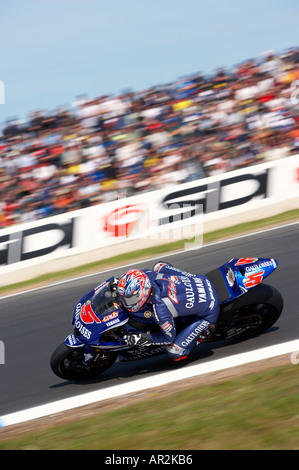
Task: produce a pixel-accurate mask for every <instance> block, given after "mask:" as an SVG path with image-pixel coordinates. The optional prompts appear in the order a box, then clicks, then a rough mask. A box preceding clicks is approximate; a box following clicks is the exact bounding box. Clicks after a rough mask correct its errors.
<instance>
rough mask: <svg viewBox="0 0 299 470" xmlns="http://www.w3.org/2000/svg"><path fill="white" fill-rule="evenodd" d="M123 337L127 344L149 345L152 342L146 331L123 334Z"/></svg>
mask: <svg viewBox="0 0 299 470" xmlns="http://www.w3.org/2000/svg"><path fill="white" fill-rule="evenodd" d="M123 338H124V340H125V341H126V342H127V345H128V346H149V345H150V344H152V341H151V340H150V338H149V337H148V335H147V333H140V334H138V335H135V334H133V333H131V334H129V335H124V337H123Z"/></svg>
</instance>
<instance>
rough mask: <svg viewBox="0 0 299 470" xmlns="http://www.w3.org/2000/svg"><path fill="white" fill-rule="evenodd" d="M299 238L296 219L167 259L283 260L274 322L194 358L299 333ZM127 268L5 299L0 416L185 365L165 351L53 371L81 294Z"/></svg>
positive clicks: (183, 263)
mask: <svg viewBox="0 0 299 470" xmlns="http://www.w3.org/2000/svg"><path fill="white" fill-rule="evenodd" d="M298 240H299V224H298V223H297V224H290V225H289V226H285V227H280V228H278V229H274V230H268V231H265V232H261V233H259V234H253V235H250V236H246V237H241V238H238V239H235V240H231V241H226V242H221V243H216V244H213V245H210V246H206V247H203V248H200V249H198V250H196V251H188V252H183V253H180V254H176V255H173V256H170V257H168V258H167V260H169V261H170V262H171V263H172V264H174V265H175V266H178V267H180V268H182V269H185V270H187V271H191V272H194V273H196V272H197V273H200V274H204V273H206V272H208V271H210V270H211V269H213V268H216V267H218V266H220V265H221V264H223V263H224V262H226V261H227V260H229V259H231V258H239V257H240V258H241V257H251V256H253V257H266V258H275V259H276V260H277V261H278V265H279V266H278V269H277V270H276V271H275V272H274V273H273V274H272V275H271V276H269V277H268V278H267V280H266V281H265V282H266V283H268V284H271V285H273V286H275V287H277V288H278V289H279V290H280V291H281V293H282V295H283V297H284V302H285V304H284V311H283V314H282V316H281V318H280V319H279V321H278V322H277V323H276V325H274V326H273V327H272V328H271V329H270V330H268V331H267V332H266V333H264V334H263V335H261V336H259V337H256V338H252V339H250V340H247V341H244V342H239V343H237V342H226V343H224V342H220V343H210V344H203V345H201V346H200V348H198V349H197V351H196V352H195V353H194V354H193V355H192V357H190V359H189V363H192V364H196V363H200V361H203V360H204V361H205V362H206V361H213V360H215V359H220V358H224V357H226V356H231V355H232V354H238V353H242V352H248V351H251V350H255V349H259V348H263V347H266V346H272V345H275V344H279V343H283V342H286V341H291V340H295V339H298V338H299V315H298V308H297V305H298V295H299V288H298V286H299V268H298V259H299V244H298ZM162 259H163V258H162ZM164 259H165V258H164ZM153 264H154V263H153V262H147V263H144V264H142V265H137V266H136V267H139V268H141V267H152V265H153ZM123 271H124V270H123V269H117V270H113V271H109V272H108V273H103V274H97V275H93V276H88V277H85V278H82V279H78V280H72V281H69V282H66V283H62V284H58V285H53V286H49V287H46V288H42V289H38V290H35V291H32V292H27V293H22V294H19V295H14V296H9V297H3V298H0V340H1V341H3V343H4V345H5V364H0V416H1V415H5V414H8V413H13V412H16V411H21V410H23V409H26V408H30V407H34V406H38V405H41V404H45V403H49V402H52V401H56V400H60V399H63V398H68V397H71V396H74V395H80V394H82V393H86V392H90V391H93V390H99V389H101V388H106V387H110V386H113V385H118V384H121V383H125V382H128V381H131V380H135V379H136V378H142V377H147V376H150V375H154V374H158V373H161V372H165V371H168V370H173V369H174V368H176V367H182V365H180V363H179V364H176V363H173V362H171V361H170V360H169V359H168V357H167V356H166V355H163V356H158V357H155V358H151V359H146V360H141V361H135V362H127V363H118V362H117V363H115V364H114V366H113V367H112V368H111V369H110V370H108V371H106V372H105V373H104V374H103V375H102V376H101V377H99V379H98V380H97V381H93V382H88V383H84V384H77V383H73V382H67V381H64V380H62V379H59V378H58V377H56V376H55V375H54V374H53V373H52V371H51V369H50V366H49V362H50V357H51V354H52V352H53V350H54V349H55V348H56V346H57V345H58V344H59V343H61V342H62V341H63V340H64V338H65V337H66V336H67V335H68V334H69V333H71V332H72V328H71V317H72V311H73V306H74V304H75V303H76V301H77V300H78V299H79V298H80V297H81V296H82V295H83V294H84V293H86V292H88V291H89V290H90V289H92V288H93V287H94V286H96V285H98V284H99V283H100V282H101V281H103V280H104V279H106V278H108V277H110V276H112V275H115V276H119V275H120V274H121V273H122V272H123Z"/></svg>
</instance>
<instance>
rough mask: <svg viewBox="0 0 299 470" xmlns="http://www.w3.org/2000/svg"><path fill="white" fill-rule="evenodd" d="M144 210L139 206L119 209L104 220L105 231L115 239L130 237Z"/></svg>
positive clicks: (133, 205) (134, 205)
mask: <svg viewBox="0 0 299 470" xmlns="http://www.w3.org/2000/svg"><path fill="white" fill-rule="evenodd" d="M143 213H144V208H143V207H142V206H140V205H137V204H130V205H128V206H124V207H118V208H117V209H114V211H112V212H110V213H109V214H107V215H106V216H105V218H104V227H103V228H104V231H105V232H108V233H109V234H110V235H112V236H114V237H128V236H129V235H130V233H131V232H132V230H133V228H134V227H135V225H136V224H137V222H138V221H139V220H140V217H141V214H143Z"/></svg>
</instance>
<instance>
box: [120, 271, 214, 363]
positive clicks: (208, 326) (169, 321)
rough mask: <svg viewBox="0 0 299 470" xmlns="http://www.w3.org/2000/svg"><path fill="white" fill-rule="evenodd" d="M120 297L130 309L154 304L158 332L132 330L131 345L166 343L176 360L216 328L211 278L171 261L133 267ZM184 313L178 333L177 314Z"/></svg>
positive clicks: (128, 338)
mask: <svg viewBox="0 0 299 470" xmlns="http://www.w3.org/2000/svg"><path fill="white" fill-rule="evenodd" d="M117 294H118V298H119V300H120V302H121V304H122V306H123V307H124V309H125V310H126V311H127V312H128V314H129V315H130V313H131V314H134V313H135V312H137V311H139V310H140V309H141V308H145V307H146V306H147V305H148V307H149V308H150V307H152V310H153V313H154V319H155V322H156V323H157V325H159V327H160V329H159V331H158V332H148V333H141V334H138V335H136V334H130V335H127V336H126V338H125V339H126V341H127V343H128V344H129V345H132V346H135V345H136V346H137V345H139V346H146V345H149V344H153V343H154V344H167V347H166V351H167V352H168V354H169V356H170V357H171V358H172V359H173V360H175V361H177V360H181V359H185V358H187V357H188V354H189V353H190V351H191V350H192V349H193V347H194V346H195V345H196V343H197V342H200V341H201V340H202V339H203V338H204V337H206V336H209V335H210V334H211V333H212V332H213V331H214V328H215V326H214V325H215V323H216V321H217V319H218V315H219V311H220V306H219V302H218V297H217V293H216V290H215V288H214V286H213V285H212V283H211V282H210V281H209V279H208V278H207V277H205V276H202V275H195V274H191V273H188V272H185V271H182V270H180V269H178V268H175V267H174V266H172V265H171V264H170V263H164V262H159V263H156V264H155V265H154V267H153V269H152V270H150V269H145V270H142V271H141V270H138V269H130V270H129V271H127V272H125V273H124V274H123V275H122V276H121V277H120V278H119V280H118V283H117ZM177 317H184V327H183V329H182V330H181V331H180V332H179V333H178V334H177V332H176V327H175V323H174V318H177Z"/></svg>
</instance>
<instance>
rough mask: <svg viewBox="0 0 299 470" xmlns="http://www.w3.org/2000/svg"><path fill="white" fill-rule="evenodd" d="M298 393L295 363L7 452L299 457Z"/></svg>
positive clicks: (152, 396) (20, 443)
mask: <svg viewBox="0 0 299 470" xmlns="http://www.w3.org/2000/svg"><path fill="white" fill-rule="evenodd" d="M298 389H299V374H298V366H296V365H291V364H290V365H289V366H288V365H287V366H283V367H279V368H276V369H271V370H269V371H266V372H265V371H264V372H259V373H255V374H251V375H248V376H243V377H241V378H239V379H231V380H227V381H225V382H222V383H217V384H213V385H209V386H201V387H193V388H191V389H188V390H185V391H184V392H180V393H175V394H173V395H170V396H168V397H164V398H161V396H159V391H154V392H150V393H148V394H147V396H145V398H144V399H143V400H142V401H140V400H138V401H136V400H135V403H134V398H133V399H132V403H131V404H128V405H127V406H125V407H122V408H120V409H118V410H114V411H110V412H106V413H101V414H98V415H95V416H93V417H89V418H88V419H87V418H85V419H80V420H74V421H73V422H72V423H70V424H67V425H60V426H55V427H51V428H49V429H44V430H41V429H39V430H38V431H36V432H30V433H26V434H24V435H23V436H21V437H18V438H11V439H7V440H6V439H4V440H2V442H0V450H5V449H13V450H16V449H30V448H34V449H63V450H68V449H78V450H81V449H82V450H83V449H91V450H114V451H115V450H124V449H125V450H158V449H160V450H162V449H164V450H171V449H172V450H178V449H179V450H190V449H194V450H199V449H202V450H203V449H205V450H208V449H223V450H228V449H233V450H241V449H244V450H245V449H247V450H253V449H265V450H266V449H267V450H270V449H272V450H274V449H278V450H286V449H289V450H298V449H299V439H298V436H299V400H298ZM2 437H3V436H2ZM0 439H1V434H0Z"/></svg>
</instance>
